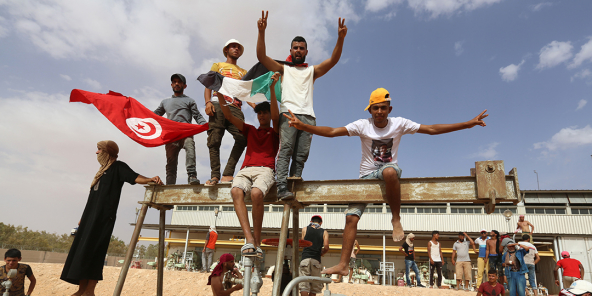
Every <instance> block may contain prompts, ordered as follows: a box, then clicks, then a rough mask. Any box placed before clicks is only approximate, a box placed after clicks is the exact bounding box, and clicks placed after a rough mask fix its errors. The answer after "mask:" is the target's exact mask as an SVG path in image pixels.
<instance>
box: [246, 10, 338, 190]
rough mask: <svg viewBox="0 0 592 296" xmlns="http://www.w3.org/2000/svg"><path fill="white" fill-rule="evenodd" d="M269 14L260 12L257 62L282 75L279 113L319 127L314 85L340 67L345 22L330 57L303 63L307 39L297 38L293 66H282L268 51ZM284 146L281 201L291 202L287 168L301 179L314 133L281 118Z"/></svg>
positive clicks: (280, 170)
mask: <svg viewBox="0 0 592 296" xmlns="http://www.w3.org/2000/svg"><path fill="white" fill-rule="evenodd" d="M267 16H268V13H265V12H261V18H260V19H259V21H258V22H257V27H258V28H259V38H258V39H257V59H259V62H261V64H263V66H265V67H266V68H267V69H268V70H269V71H274V72H280V73H281V74H282V75H283V76H282V77H283V78H282V104H281V106H280V112H281V113H283V114H288V110H292V112H293V113H294V114H295V115H294V116H296V117H297V118H298V120H300V121H302V122H304V123H306V124H309V125H313V126H314V125H316V121H315V114H314V111H313V108H312V107H313V106H312V105H313V102H312V97H313V96H312V94H313V89H314V86H313V84H314V82H315V81H316V80H317V79H318V78H320V77H321V76H323V75H325V74H326V73H327V72H329V70H331V68H333V66H335V65H336V64H337V62H338V61H339V58H340V57H341V49H342V48H343V40H344V39H345V35H346V34H347V27H346V26H345V19H343V21H341V18H339V29H338V31H337V32H338V38H337V44H335V49H334V50H333V54H332V55H331V57H330V58H329V59H327V60H325V61H323V62H322V63H320V64H318V65H316V66H310V67H309V66H308V64H305V63H304V61H305V59H306V55H307V54H308V50H307V47H306V40H305V39H304V38H302V37H300V36H296V38H294V39H293V40H292V43H291V45H290V56H289V57H288V61H289V62H292V64H290V65H282V64H280V63H278V62H276V61H274V60H273V59H272V58H270V57H268V56H267V54H266V51H265V29H266V28H267ZM280 130H281V133H280V134H281V141H280V142H281V147H280V152H279V155H278V158H277V174H278V176H277V188H278V198H280V199H291V198H293V197H294V194H293V193H291V192H289V191H288V187H287V186H288V166H289V165H290V159H292V165H291V166H290V171H289V175H290V176H293V177H294V176H295V177H300V176H302V170H303V169H304V163H305V162H306V160H307V159H308V153H309V151H310V143H311V141H312V134H310V133H309V132H306V131H299V130H297V129H295V128H292V127H290V126H289V125H288V121H287V120H286V118H283V116H280Z"/></svg>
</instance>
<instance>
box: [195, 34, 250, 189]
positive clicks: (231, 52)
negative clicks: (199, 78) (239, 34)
mask: <svg viewBox="0 0 592 296" xmlns="http://www.w3.org/2000/svg"><path fill="white" fill-rule="evenodd" d="M243 52H244V47H243V46H242V44H241V43H240V42H239V41H238V40H236V39H230V40H228V41H227V42H226V44H225V45H224V48H222V53H223V54H224V57H225V58H226V62H220V63H214V64H213V65H212V68H211V69H210V71H214V72H218V73H220V74H222V75H223V76H224V77H229V78H232V79H239V80H240V79H241V78H242V77H243V76H244V75H245V74H247V71H246V70H245V69H243V68H241V67H239V66H238V65H237V64H236V62H237V61H238V58H240V57H241V55H242V54H243ZM204 97H205V101H206V114H207V115H208V116H209V121H208V122H209V124H210V125H209V128H208V148H209V150H210V168H211V169H212V172H211V175H210V179H209V180H208V181H206V183H205V185H206V186H213V185H216V184H217V183H218V182H231V181H232V179H233V176H234V169H235V168H236V164H237V163H238V160H239V159H240V157H241V155H242V154H243V151H244V150H245V147H246V146H247V139H246V138H245V136H244V135H243V133H242V132H241V131H240V130H239V129H238V128H237V127H236V126H235V125H233V124H232V123H230V121H228V120H227V119H226V118H225V117H224V114H223V113H222V109H220V102H219V100H218V96H217V95H216V94H212V90H211V89H209V88H206V89H205V92H204ZM224 99H225V101H226V102H225V104H227V105H229V106H230V107H231V108H230V111H231V113H232V115H234V117H236V118H238V119H240V120H241V121H243V122H244V121H245V115H244V114H243V111H241V107H242V104H243V103H242V102H241V101H240V100H238V99H236V98H231V97H227V96H224ZM223 103H224V102H223ZM251 107H253V108H254V107H255V106H254V105H251ZM225 131H228V132H229V133H230V134H231V135H232V137H233V138H234V145H233V146H232V150H231V151H230V156H229V157H228V162H227V163H226V168H224V171H223V172H222V176H220V145H221V144H222V137H224V132H225Z"/></svg>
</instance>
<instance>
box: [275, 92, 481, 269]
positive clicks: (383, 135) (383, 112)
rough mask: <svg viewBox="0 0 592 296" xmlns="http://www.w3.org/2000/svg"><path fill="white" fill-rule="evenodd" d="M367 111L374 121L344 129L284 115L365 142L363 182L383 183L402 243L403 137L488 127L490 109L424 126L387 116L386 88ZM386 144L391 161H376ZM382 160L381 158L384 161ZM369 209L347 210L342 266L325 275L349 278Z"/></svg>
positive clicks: (308, 128)
mask: <svg viewBox="0 0 592 296" xmlns="http://www.w3.org/2000/svg"><path fill="white" fill-rule="evenodd" d="M365 110H368V111H369V112H370V115H371V116H372V117H371V118H367V119H360V120H357V121H355V122H352V123H350V124H348V125H347V126H345V127H338V128H332V127H327V126H314V125H310V124H306V123H304V122H302V121H301V120H300V119H299V118H298V117H297V116H296V115H294V114H293V112H292V111H291V110H288V111H289V112H290V116H288V115H286V114H283V115H284V116H285V117H286V118H288V119H289V120H290V122H289V124H290V126H291V127H295V128H297V129H299V130H302V131H305V132H309V133H311V134H315V135H319V136H323V137H330V138H332V137H340V136H358V137H360V140H361V141H362V160H361V162H360V174H359V177H360V179H380V180H384V181H385V182H384V184H385V195H384V199H385V200H386V201H387V202H388V204H389V207H390V208H391V212H392V215H393V217H392V219H391V223H392V225H393V241H396V242H398V241H400V240H402V239H403V238H404V237H405V232H404V231H403V225H402V224H401V215H400V209H401V186H400V183H399V178H400V177H401V172H402V170H401V168H399V165H398V164H397V162H398V161H397V151H398V149H399V143H400V142H401V137H402V136H403V135H406V134H414V133H416V132H419V133H422V134H429V135H438V134H444V133H449V132H454V131H458V130H462V129H468V128H472V127H474V126H476V125H480V126H485V122H484V121H483V119H484V118H485V117H487V116H488V115H487V114H485V112H487V110H485V111H483V112H481V114H479V115H477V116H476V117H475V118H473V119H471V120H469V121H466V122H461V123H453V124H433V125H423V124H421V125H420V124H418V123H415V122H413V121H411V120H409V119H405V118H402V117H388V115H389V114H390V113H391V111H392V110H393V107H392V106H391V97H390V94H389V92H388V91H387V90H386V89H384V88H378V89H376V90H375V91H373V92H372V93H371V94H370V103H369V104H368V107H366V109H365ZM382 145H387V150H388V153H390V154H391V157H389V158H388V159H389V162H382V161H377V160H375V159H374V156H375V155H376V154H377V153H380V152H379V151H380V150H379V149H378V148H379V147H381V146H382ZM381 159H382V158H381ZM365 208H366V204H365V203H362V204H360V203H351V204H349V208H348V210H347V211H346V217H345V229H344V230H343V243H342V246H343V249H342V250H341V257H340V260H339V264H338V265H336V266H334V267H331V268H329V269H326V270H324V271H323V273H326V274H341V275H347V272H348V268H347V263H348V259H349V255H350V253H351V251H352V248H353V242H354V240H355V238H356V233H357V230H358V221H359V220H360V217H362V213H363V212H364V209H365Z"/></svg>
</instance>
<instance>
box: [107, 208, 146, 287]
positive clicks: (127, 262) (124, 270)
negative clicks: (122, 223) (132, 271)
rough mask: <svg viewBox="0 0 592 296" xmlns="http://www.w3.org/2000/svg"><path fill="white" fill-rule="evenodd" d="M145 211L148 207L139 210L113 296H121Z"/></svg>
mask: <svg viewBox="0 0 592 296" xmlns="http://www.w3.org/2000/svg"><path fill="white" fill-rule="evenodd" d="M147 211H148V205H147V204H143V205H142V209H141V210H140V215H139V216H138V221H137V222H136V228H135V229H134V233H133V234H132V239H131V241H130V244H129V246H128V248H127V253H126V254H125V261H124V262H123V266H122V267H121V272H120V273H119V280H117V285H115V291H113V296H120V295H121V291H122V290H123V284H124V283H125V277H126V276H127V272H128V271H129V267H130V263H131V262H132V256H133V255H134V250H135V249H136V244H137V243H138V238H139V237H140V231H141V230H142V225H143V224H144V218H146V212H147Z"/></svg>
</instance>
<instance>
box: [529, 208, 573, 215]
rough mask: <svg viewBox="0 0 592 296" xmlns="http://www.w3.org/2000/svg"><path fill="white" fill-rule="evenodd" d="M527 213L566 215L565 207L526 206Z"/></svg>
mask: <svg viewBox="0 0 592 296" xmlns="http://www.w3.org/2000/svg"><path fill="white" fill-rule="evenodd" d="M526 213H527V214H540V215H565V208H526Z"/></svg>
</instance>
